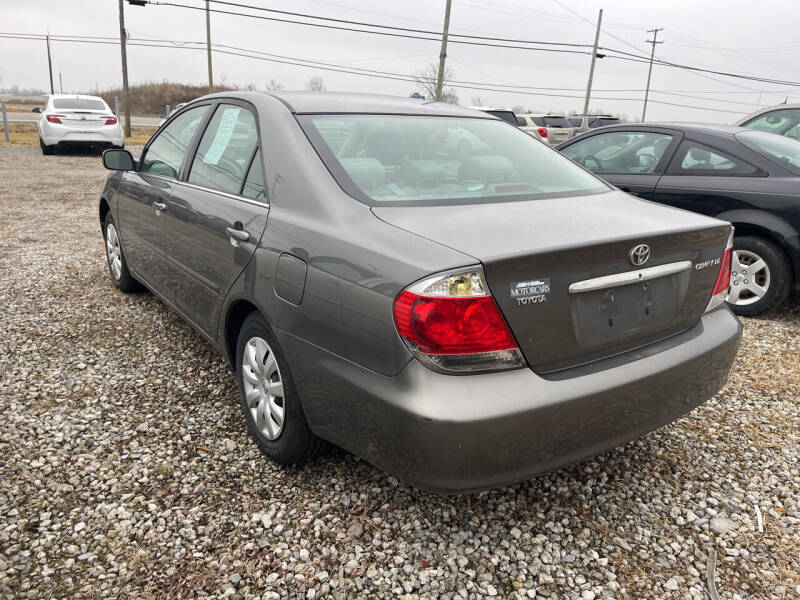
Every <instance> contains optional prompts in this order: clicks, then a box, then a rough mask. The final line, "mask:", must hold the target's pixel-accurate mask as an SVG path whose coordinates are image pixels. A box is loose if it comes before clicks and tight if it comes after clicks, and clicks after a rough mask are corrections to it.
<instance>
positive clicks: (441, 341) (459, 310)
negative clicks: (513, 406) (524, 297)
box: [393, 267, 525, 373]
mask: <svg viewBox="0 0 800 600" xmlns="http://www.w3.org/2000/svg"><path fill="white" fill-rule="evenodd" d="M484 281H485V280H484V277H483V270H482V269H481V268H480V267H476V268H473V269H466V270H461V271H458V272H455V273H444V274H441V275H435V276H433V277H430V278H428V279H425V280H423V281H420V282H418V283H416V284H414V285H412V286H411V287H409V288H407V289H405V290H403V291H402V292H400V293H399V294H398V295H397V297H396V298H395V300H394V308H393V312H394V323H395V327H397V332H398V333H399V334H400V337H402V338H403V341H404V342H405V343H406V345H407V346H408V347H409V349H410V350H411V352H412V354H414V356H416V357H417V358H418V359H419V360H420V361H421V362H422V363H423V364H424V365H425V366H427V367H429V368H431V369H434V370H436V371H441V372H445V373H476V372H482V371H498V370H502V369H515V368H519V367H523V366H525V361H524V359H523V358H522V353H521V352H520V350H519V347H518V346H517V342H516V340H515V339H514V336H513V335H511V330H510V329H509V328H508V325H507V324H506V322H505V319H503V315H502V314H501V313H500V309H499V308H498V307H497V304H496V303H495V301H494V298H492V296H491V295H490V294H489V292H488V291H487V287H486V284H485V283H484Z"/></svg>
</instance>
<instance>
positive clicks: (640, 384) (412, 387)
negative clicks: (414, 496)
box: [278, 307, 741, 493]
mask: <svg viewBox="0 0 800 600" xmlns="http://www.w3.org/2000/svg"><path fill="white" fill-rule="evenodd" d="M278 333H279V336H278V337H279V339H280V341H281V344H282V347H283V348H284V351H285V352H286V354H287V357H288V359H289V362H290V364H291V366H292V370H293V372H294V373H295V382H296V385H297V387H298V391H299V393H300V397H301V399H302V402H303V408H304V410H305V412H306V416H307V417H308V420H309V424H310V425H311V428H312V430H313V431H314V432H315V433H316V434H317V435H319V436H321V437H323V438H325V439H328V440H329V441H331V442H333V443H335V444H337V445H339V446H342V447H344V448H346V449H347V450H350V451H351V452H353V453H355V454H357V455H359V456H361V457H363V458H364V459H366V460H367V461H369V462H371V463H373V464H374V465H376V466H378V467H380V468H382V469H384V470H386V471H388V472H390V473H392V474H394V475H396V476H397V477H399V478H400V479H402V480H404V481H407V482H409V483H411V484H413V485H415V486H417V487H420V488H422V489H426V490H431V491H436V492H448V493H457V492H464V491H469V490H474V489H480V488H484V487H489V486H494V485H500V484H505V483H510V482H513V481H518V480H521V479H525V478H528V477H530V476H532V475H535V474H538V473H542V472H545V471H549V470H552V469H556V468H558V467H561V466H564V465H567V464H570V463H573V462H576V461H579V460H581V459H584V458H587V457H589V456H593V455H596V454H598V453H600V452H603V451H604V450H607V449H610V448H614V447H617V446H619V445H621V444H623V443H625V442H627V441H629V440H632V439H635V438H638V437H640V436H642V435H643V434H645V433H647V432H648V431H652V430H654V429H657V428H659V427H661V426H662V425H665V424H667V423H670V422H672V421H674V420H675V419H677V418H679V417H680V416H682V415H684V414H686V413H688V412H689V411H690V410H692V409H693V408H695V407H696V406H698V405H699V404H702V403H703V402H705V401H706V400H708V399H709V398H710V397H711V396H712V395H714V394H715V393H716V392H717V391H718V390H719V389H720V388H721V387H722V386H723V385H724V384H725V381H726V379H727V376H728V372H729V370H730V367H731V365H732V364H733V360H734V358H735V356H736V352H737V349H738V346H739V338H740V337H741V325H740V324H739V322H738V321H737V319H736V318H735V317H734V316H733V314H732V313H731V312H730V311H729V310H728V309H727V308H725V307H723V308H720V309H718V310H715V311H713V312H711V313H709V314H707V315H705V316H703V318H702V319H701V321H700V322H699V323H698V324H697V325H696V326H695V327H694V328H693V329H691V330H690V331H687V332H685V333H682V334H680V335H678V336H674V337H673V338H670V339H669V340H665V341H663V342H660V343H658V344H653V345H651V346H648V347H647V348H644V349H642V350H639V351H636V352H632V353H629V354H628V355H626V356H625V357H618V358H616V359H608V360H607V361H604V363H605V364H604V363H599V364H595V365H594V366H593V367H592V370H586V369H584V370H583V371H581V372H579V370H578V369H574V370H572V371H571V372H569V373H565V374H562V378H561V379H560V380H554V379H544V378H542V377H540V376H538V375H536V374H535V373H534V372H533V371H531V370H529V369H520V370H516V371H508V372H504V373H493V374H483V375H473V376H448V375H441V374H438V373H434V372H433V371H430V370H428V369H426V368H425V367H423V366H422V365H421V364H420V363H419V362H417V361H415V360H414V361H411V362H409V363H408V365H407V366H406V367H405V369H404V370H403V371H401V372H400V373H399V374H398V375H397V376H395V377H384V376H381V375H378V374H376V373H374V372H371V371H366V370H364V369H362V368H361V367H358V366H357V365H354V364H352V363H350V362H347V361H345V360H343V359H341V358H339V357H336V356H333V355H331V354H329V353H327V352H325V351H323V350H321V349H319V348H316V347H309V346H308V345H307V344H306V343H305V342H302V341H300V340H298V339H297V338H294V337H292V336H290V335H288V334H286V333H280V332H278Z"/></svg>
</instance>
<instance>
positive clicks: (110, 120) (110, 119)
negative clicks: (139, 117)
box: [101, 116, 117, 125]
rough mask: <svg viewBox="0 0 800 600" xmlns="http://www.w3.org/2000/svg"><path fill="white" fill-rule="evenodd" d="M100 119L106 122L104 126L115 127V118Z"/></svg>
mask: <svg viewBox="0 0 800 600" xmlns="http://www.w3.org/2000/svg"><path fill="white" fill-rule="evenodd" d="M101 118H102V119H105V120H106V125H116V124H117V117H113V116H112V117H101Z"/></svg>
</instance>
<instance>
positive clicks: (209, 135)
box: [189, 104, 258, 194]
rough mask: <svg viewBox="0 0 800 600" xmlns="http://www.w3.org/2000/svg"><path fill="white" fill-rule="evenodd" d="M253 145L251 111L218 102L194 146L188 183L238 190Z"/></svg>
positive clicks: (255, 143)
mask: <svg viewBox="0 0 800 600" xmlns="http://www.w3.org/2000/svg"><path fill="white" fill-rule="evenodd" d="M257 145H258V132H257V131H256V119H255V117H254V116H253V113H251V112H250V111H249V110H247V109H246V108H242V107H241V106H234V105H232V104H220V105H219V106H218V107H217V110H216V111H215V112H214V116H213V117H212V118H211V121H209V123H208V127H206V130H205V132H204V133H203V137H202V139H201V140H200V145H199V146H198V147H197V153H196V154H195V156H194V160H193V161H192V169H191V171H190V172H189V183H194V184H195V185H199V186H202V187H207V188H211V189H213V190H219V191H220V192H226V193H228V194H239V192H240V191H241V189H242V184H243V183H244V179H245V176H246V175H247V169H248V167H249V166H250V161H251V159H252V158H253V153H254V152H255V149H256V146H257Z"/></svg>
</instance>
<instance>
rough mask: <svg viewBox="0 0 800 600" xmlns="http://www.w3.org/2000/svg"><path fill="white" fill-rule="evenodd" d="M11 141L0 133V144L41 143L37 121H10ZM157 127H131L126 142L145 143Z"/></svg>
mask: <svg viewBox="0 0 800 600" xmlns="http://www.w3.org/2000/svg"><path fill="white" fill-rule="evenodd" d="M8 130H9V139H10V141H9V142H6V140H5V136H3V134H2V133H0V146H7V145H9V144H12V145H17V144H20V145H23V146H36V145H38V144H39V131H38V129H37V127H36V123H9V124H8ZM154 131H155V127H131V137H129V138H126V140H125V144H145V143H146V142H147V140H149V139H150V136H152V135H153V132H154Z"/></svg>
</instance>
